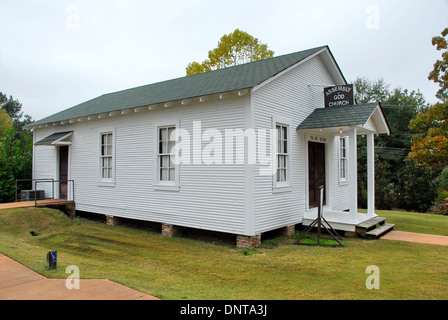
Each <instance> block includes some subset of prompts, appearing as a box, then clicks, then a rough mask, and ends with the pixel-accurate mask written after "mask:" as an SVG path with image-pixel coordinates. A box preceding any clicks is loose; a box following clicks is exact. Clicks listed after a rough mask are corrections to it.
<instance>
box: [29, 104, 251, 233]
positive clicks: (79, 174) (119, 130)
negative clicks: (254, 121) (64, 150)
mask: <svg viewBox="0 0 448 320" xmlns="http://www.w3.org/2000/svg"><path fill="white" fill-rule="evenodd" d="M249 99H250V95H246V96H244V97H229V98H226V99H224V100H219V99H218V98H217V97H211V98H210V99H209V100H208V101H207V102H204V103H199V102H197V103H193V102H192V103H191V104H188V105H187V106H176V107H171V108H163V107H162V108H159V109H156V110H154V111H144V112H140V113H130V114H126V115H121V116H116V117H112V118H108V119H101V120H95V121H84V122H81V123H78V124H76V125H75V126H74V127H73V128H74V134H73V137H72V145H71V147H70V148H71V153H70V154H71V159H70V164H71V166H70V178H71V179H74V180H75V200H76V208H77V210H81V211H88V212H94V213H99V214H107V215H114V216H117V217H124V218H132V219H140V220H147V221H154V222H160V223H168V224H173V225H179V226H186V227H193V228H199V229H207V230H215V231H221V232H228V233H235V234H244V233H245V228H246V225H245V175H244V174H245V166H244V165H243V164H241V165H236V164H233V165H226V164H220V165H194V164H191V165H185V164H182V165H180V168H179V169H180V190H179V191H178V192H173V191H161V190H154V184H155V183H156V181H155V177H156V174H155V170H156V165H155V163H154V159H155V157H156V153H155V152H156V151H157V137H156V136H155V132H156V130H155V126H156V124H157V123H160V122H166V123H168V122H173V124H176V123H178V122H180V124H181V127H182V128H183V129H187V130H188V131H189V132H190V134H191V136H192V131H193V130H192V128H193V127H192V126H193V121H201V124H202V131H205V130H206V129H208V128H215V129H218V130H220V131H221V132H222V133H223V138H224V130H225V129H236V128H239V129H244V126H245V112H246V111H245V106H246V105H248V103H247V101H249ZM103 128H114V129H115V137H114V138H115V168H114V169H115V186H113V187H110V186H100V185H99V184H98V177H99V173H98V168H99V158H98V150H99V149H98V148H99V138H98V135H99V133H100V132H101V131H102V130H103ZM61 130H66V127H59V130H56V129H55V128H52V130H42V129H41V130H37V133H38V134H37V137H36V141H38V139H41V138H44V137H46V136H48V135H50V134H51V133H53V132H57V131H61ZM191 138H192V137H191ZM223 142H224V139H223ZM206 144H207V143H206V142H203V147H204V146H205V145H206ZM35 150H36V152H35V167H36V168H39V169H38V170H37V169H36V171H35V176H36V177H41V176H45V177H55V175H56V172H55V166H56V158H57V156H56V148H55V147H43V146H38V147H35ZM192 151H193V150H192V149H191V152H192ZM223 157H224V155H223Z"/></svg>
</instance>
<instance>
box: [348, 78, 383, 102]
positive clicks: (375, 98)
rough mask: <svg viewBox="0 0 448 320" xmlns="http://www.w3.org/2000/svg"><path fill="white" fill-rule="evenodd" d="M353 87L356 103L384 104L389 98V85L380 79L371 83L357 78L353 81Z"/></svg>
mask: <svg viewBox="0 0 448 320" xmlns="http://www.w3.org/2000/svg"><path fill="white" fill-rule="evenodd" d="M353 86H354V87H355V101H356V102H357V103H370V102H384V101H385V100H386V99H387V98H388V97H389V85H388V84H387V83H385V82H384V79H382V78H381V79H378V80H377V81H371V80H369V79H367V78H360V77H358V78H356V80H355V81H353Z"/></svg>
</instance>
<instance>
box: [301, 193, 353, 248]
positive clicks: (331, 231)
mask: <svg viewBox="0 0 448 320" xmlns="http://www.w3.org/2000/svg"><path fill="white" fill-rule="evenodd" d="M323 198H324V186H320V187H319V206H318V209H317V218H316V219H315V220H314V221H313V222H312V223H311V224H310V225H309V226H308V227H307V228H306V229H305V230H303V231H302V233H301V234H300V236H299V239H298V240H297V241H296V242H295V244H299V245H308V246H315V245H318V246H319V245H320V246H331V247H343V246H344V245H343V244H342V243H341V240H342V238H341V237H340V236H339V234H338V233H337V232H336V230H334V229H333V227H332V226H331V225H330V224H329V223H328V221H327V220H325V218H324V217H323V214H322V213H323ZM322 220H323V222H325V223H323V222H322ZM325 224H327V225H328V228H327V226H326V225H325ZM316 225H317V242H316V243H309V242H301V240H302V239H303V238H304V237H305V236H306V235H307V234H308V233H309V232H310V231H311V230H312V229H313V228H314V227H315V226H316ZM322 227H323V228H324V229H325V230H326V231H327V232H328V233H329V234H330V235H331V238H328V237H327V238H323V237H322ZM321 239H330V240H335V241H336V242H337V244H336V243H334V244H333V243H321V241H320V240H321Z"/></svg>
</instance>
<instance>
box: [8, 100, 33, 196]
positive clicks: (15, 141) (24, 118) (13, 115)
mask: <svg viewBox="0 0 448 320" xmlns="http://www.w3.org/2000/svg"><path fill="white" fill-rule="evenodd" d="M31 121H32V120H31V117H30V116H28V115H24V114H23V112H22V104H21V103H20V101H19V100H15V99H14V98H13V97H12V96H9V98H8V96H7V95H6V94H3V93H1V92H0V202H11V201H14V200H15V180H16V179H22V178H23V179H29V178H31V175H32V172H31V171H32V170H31V168H32V158H33V157H32V154H33V137H32V135H31V133H30V132H28V131H25V130H23V127H24V126H25V125H26V124H28V123H30V122H31Z"/></svg>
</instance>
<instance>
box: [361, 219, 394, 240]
mask: <svg viewBox="0 0 448 320" xmlns="http://www.w3.org/2000/svg"><path fill="white" fill-rule="evenodd" d="M394 226H395V225H394V224H391V223H386V218H382V217H374V218H371V219H369V220H366V221H364V222H362V223H360V224H358V225H357V226H356V233H357V234H358V235H359V236H360V237H361V238H364V239H372V240H374V239H379V238H381V237H382V236H383V235H385V234H386V233H388V232H389V231H391V230H392V229H393V228H394Z"/></svg>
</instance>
